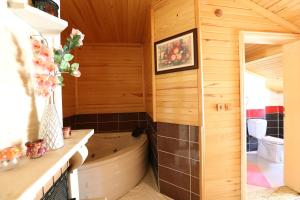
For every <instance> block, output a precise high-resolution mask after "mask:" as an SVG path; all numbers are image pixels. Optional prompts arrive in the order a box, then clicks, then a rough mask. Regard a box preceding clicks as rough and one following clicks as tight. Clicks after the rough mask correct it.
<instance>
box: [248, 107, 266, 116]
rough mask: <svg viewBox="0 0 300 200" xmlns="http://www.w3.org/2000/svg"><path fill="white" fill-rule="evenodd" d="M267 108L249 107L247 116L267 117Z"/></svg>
mask: <svg viewBox="0 0 300 200" xmlns="http://www.w3.org/2000/svg"><path fill="white" fill-rule="evenodd" d="M265 115H266V112H265V109H249V110H247V118H265Z"/></svg>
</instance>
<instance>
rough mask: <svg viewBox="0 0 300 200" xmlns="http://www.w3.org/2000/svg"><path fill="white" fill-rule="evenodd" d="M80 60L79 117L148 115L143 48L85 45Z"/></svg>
mask: <svg viewBox="0 0 300 200" xmlns="http://www.w3.org/2000/svg"><path fill="white" fill-rule="evenodd" d="M77 59H78V60H79V62H80V71H81V73H82V75H81V77H80V78H78V79H77V91H76V103H77V105H76V113H77V114H86V113H116V112H143V111H145V105H144V104H145V103H144V86H143V48H142V46H141V45H139V44H86V45H85V46H83V48H82V49H80V50H79V51H78V52H77Z"/></svg>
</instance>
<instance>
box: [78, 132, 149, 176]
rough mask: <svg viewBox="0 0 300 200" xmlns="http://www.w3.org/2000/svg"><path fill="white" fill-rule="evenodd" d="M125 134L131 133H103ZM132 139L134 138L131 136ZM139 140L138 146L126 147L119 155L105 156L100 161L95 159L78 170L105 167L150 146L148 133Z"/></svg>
mask: <svg viewBox="0 0 300 200" xmlns="http://www.w3.org/2000/svg"><path fill="white" fill-rule="evenodd" d="M124 133H129V132H117V133H115V132H114V133H103V134H116V135H117V134H124ZM101 134H102V133H101ZM94 136H96V135H94ZM98 137H99V136H98ZM130 137H132V136H130ZM91 139H92V138H91ZM138 139H139V141H138V142H137V143H136V144H134V145H130V146H128V147H125V148H123V149H121V150H120V151H118V152H117V153H112V154H110V155H108V156H105V157H103V158H98V159H95V160H93V161H89V162H85V163H83V165H82V166H81V167H80V168H79V169H78V170H79V171H84V170H87V169H90V168H94V167H98V166H103V165H106V164H108V163H111V162H113V161H116V160H119V159H122V158H125V157H126V156H127V155H128V154H131V153H133V152H138V151H141V150H142V149H144V146H145V145H148V143H149V142H148V138H147V134H146V133H143V134H141V135H140V136H139V137H138Z"/></svg>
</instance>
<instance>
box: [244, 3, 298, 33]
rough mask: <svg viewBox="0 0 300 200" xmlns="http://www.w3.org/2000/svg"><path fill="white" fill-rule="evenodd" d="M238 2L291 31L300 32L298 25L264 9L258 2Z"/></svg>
mask: <svg viewBox="0 0 300 200" xmlns="http://www.w3.org/2000/svg"><path fill="white" fill-rule="evenodd" d="M239 1H240V2H242V3H244V4H246V5H247V6H249V7H250V8H251V9H252V10H254V11H255V12H257V13H258V14H260V15H262V16H264V17H266V18H268V19H269V20H271V21H272V22H274V23H276V24H278V25H280V26H282V27H284V28H286V29H288V30H290V31H292V32H293V33H300V27H298V26H296V25H295V24H293V23H291V22H289V21H288V20H286V19H284V18H282V17H280V16H278V15H276V14H274V13H273V12H271V11H269V10H268V9H265V8H263V7H261V6H259V5H258V4H256V3H254V2H252V1H251V0H239Z"/></svg>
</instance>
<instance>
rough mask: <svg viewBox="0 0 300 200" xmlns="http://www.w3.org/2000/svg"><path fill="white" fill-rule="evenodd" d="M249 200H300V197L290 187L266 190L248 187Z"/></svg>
mask: <svg viewBox="0 0 300 200" xmlns="http://www.w3.org/2000/svg"><path fill="white" fill-rule="evenodd" d="M247 200H300V195H299V194H298V193H297V192H295V191H293V190H291V189H289V188H288V187H279V188H271V189H266V188H261V187H256V186H250V185H248V187H247Z"/></svg>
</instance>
